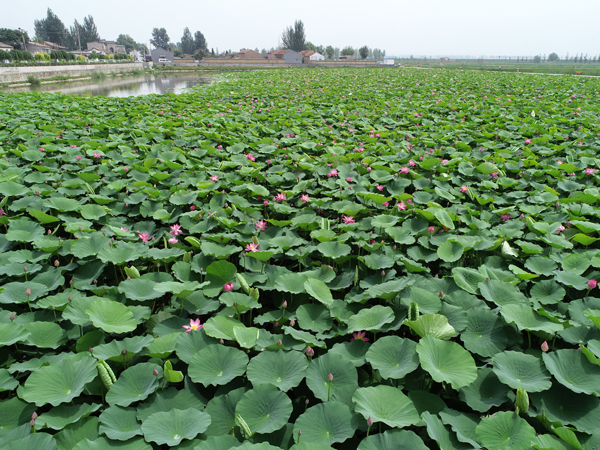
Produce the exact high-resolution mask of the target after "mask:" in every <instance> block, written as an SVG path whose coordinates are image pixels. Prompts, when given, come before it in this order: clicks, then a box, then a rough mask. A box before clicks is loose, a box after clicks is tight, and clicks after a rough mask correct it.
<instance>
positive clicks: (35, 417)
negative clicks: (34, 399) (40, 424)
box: [31, 411, 38, 420]
mask: <svg viewBox="0 0 600 450" xmlns="http://www.w3.org/2000/svg"><path fill="white" fill-rule="evenodd" d="M31 418H32V419H33V420H35V419H37V418H38V415H37V412H35V411H34V412H33V414H32V415H31Z"/></svg>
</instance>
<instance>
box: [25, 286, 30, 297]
mask: <svg viewBox="0 0 600 450" xmlns="http://www.w3.org/2000/svg"><path fill="white" fill-rule="evenodd" d="M25 295H26V296H27V297H29V296H30V295H31V289H29V288H27V290H26V291H25Z"/></svg>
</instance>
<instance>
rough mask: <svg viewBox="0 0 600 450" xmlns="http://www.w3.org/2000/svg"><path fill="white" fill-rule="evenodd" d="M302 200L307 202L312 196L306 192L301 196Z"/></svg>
mask: <svg viewBox="0 0 600 450" xmlns="http://www.w3.org/2000/svg"><path fill="white" fill-rule="evenodd" d="M300 200H302V203H307V202H309V201H310V196H309V195H308V194H304V195H303V196H302V197H300Z"/></svg>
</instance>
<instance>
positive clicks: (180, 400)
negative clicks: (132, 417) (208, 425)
mask: <svg viewBox="0 0 600 450" xmlns="http://www.w3.org/2000/svg"><path fill="white" fill-rule="evenodd" d="M181 405H186V406H187V407H189V408H194V409H197V410H199V411H202V410H203V409H204V406H205V405H206V400H205V399H204V398H203V397H202V396H201V395H200V394H199V393H198V391H197V390H196V389H195V387H194V386H193V384H192V383H191V382H190V380H189V378H186V379H185V389H182V390H177V389H176V388H174V387H170V388H168V389H164V390H160V391H157V392H156V394H152V395H150V396H149V397H148V399H147V400H146V401H144V403H142V404H141V405H139V406H138V408H137V419H138V420H139V421H142V422H143V421H145V420H146V419H147V418H148V417H150V416H151V415H152V414H154V413H156V412H169V411H171V410H172V409H175V408H177V407H178V406H181Z"/></svg>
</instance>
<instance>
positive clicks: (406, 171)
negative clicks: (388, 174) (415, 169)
mask: <svg viewBox="0 0 600 450" xmlns="http://www.w3.org/2000/svg"><path fill="white" fill-rule="evenodd" d="M408 172H410V169H409V168H408V167H403V168H401V169H400V173H408Z"/></svg>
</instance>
